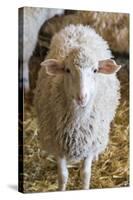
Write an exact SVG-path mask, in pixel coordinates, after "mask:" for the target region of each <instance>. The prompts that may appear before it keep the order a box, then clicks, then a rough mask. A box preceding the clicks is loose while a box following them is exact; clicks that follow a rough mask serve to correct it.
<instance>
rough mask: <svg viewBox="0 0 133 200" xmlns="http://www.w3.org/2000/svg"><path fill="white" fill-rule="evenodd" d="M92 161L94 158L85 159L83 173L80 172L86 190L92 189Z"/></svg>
mask: <svg viewBox="0 0 133 200" xmlns="http://www.w3.org/2000/svg"><path fill="white" fill-rule="evenodd" d="M92 160H93V157H92V156H89V157H87V158H85V159H84V161H83V164H82V168H81V171H80V175H81V179H82V184H83V189H84V190H87V189H89V187H90V178H91V165H92Z"/></svg>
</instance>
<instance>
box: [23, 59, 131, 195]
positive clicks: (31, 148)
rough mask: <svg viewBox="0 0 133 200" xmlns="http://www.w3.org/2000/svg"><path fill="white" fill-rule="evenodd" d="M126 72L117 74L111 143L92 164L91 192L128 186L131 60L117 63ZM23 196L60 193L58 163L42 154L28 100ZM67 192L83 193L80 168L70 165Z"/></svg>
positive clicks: (24, 124) (25, 113)
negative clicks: (118, 94)
mask: <svg viewBox="0 0 133 200" xmlns="http://www.w3.org/2000/svg"><path fill="white" fill-rule="evenodd" d="M117 61H118V62H119V63H121V64H122V66H123V68H122V69H121V70H120V72H119V74H118V78H119V80H120V82H121V102H120V106H119V108H118V110H117V113H116V117H115V119H114V121H113V123H112V125H111V127H112V128H111V132H110V142H109V145H108V147H107V148H106V151H105V152H104V153H103V154H102V155H100V156H99V159H98V161H94V162H93V166H92V177H91V188H113V187H124V186H128V185H129V70H128V69H129V66H128V58H125V57H124V58H123V57H119V58H118V59H117ZM23 126H24V133H23V138H24V146H23V147H24V174H23V175H24V192H47V191H56V190H57V167H56V162H55V159H54V158H53V157H52V156H50V155H45V152H41V151H40V149H39V144H38V133H37V126H36V119H35V117H34V112H33V107H32V106H31V105H30V103H29V100H28V97H27V96H25V104H24V122H23ZM68 167H69V181H68V185H67V190H79V189H81V181H80V173H79V164H76V165H69V166H68Z"/></svg>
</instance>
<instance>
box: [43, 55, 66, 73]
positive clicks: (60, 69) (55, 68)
mask: <svg viewBox="0 0 133 200" xmlns="http://www.w3.org/2000/svg"><path fill="white" fill-rule="evenodd" d="M40 65H41V66H45V68H46V73H47V74H48V75H55V74H63V73H64V65H63V63H60V62H59V61H58V60H56V59H47V60H45V61H43V62H42V63H41V64H40Z"/></svg>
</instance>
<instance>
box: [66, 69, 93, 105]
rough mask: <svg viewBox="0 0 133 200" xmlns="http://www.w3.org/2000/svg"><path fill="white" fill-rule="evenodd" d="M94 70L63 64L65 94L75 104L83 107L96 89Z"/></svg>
mask: <svg viewBox="0 0 133 200" xmlns="http://www.w3.org/2000/svg"><path fill="white" fill-rule="evenodd" d="M95 72H96V70H94V69H92V68H87V67H86V68H81V67H80V66H78V65H73V66H70V65H69V66H68V65H66V66H65V76H64V84H65V87H64V88H65V91H66V94H67V96H69V98H71V99H72V100H73V101H74V103H75V104H77V105H78V106H80V107H85V106H86V105H87V104H88V103H89V101H90V100H91V99H92V97H93V96H94V94H95V91H96V80H95V78H96V73H95Z"/></svg>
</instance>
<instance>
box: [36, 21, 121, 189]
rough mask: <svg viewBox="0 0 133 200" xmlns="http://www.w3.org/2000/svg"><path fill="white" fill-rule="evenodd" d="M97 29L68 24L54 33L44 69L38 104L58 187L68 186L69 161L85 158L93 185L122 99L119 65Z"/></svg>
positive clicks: (43, 142) (86, 176)
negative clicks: (95, 165) (94, 172)
mask: <svg viewBox="0 0 133 200" xmlns="http://www.w3.org/2000/svg"><path fill="white" fill-rule="evenodd" d="M111 58H112V54H111V51H110V50H109V46H108V44H107V42H106V41H104V39H102V37H101V36H99V35H98V34H97V33H96V32H95V30H94V29H92V28H91V27H89V26H84V25H69V26H66V27H65V28H63V29H62V30H60V31H59V32H58V33H56V34H55V35H54V37H53V38H52V41H51V45H50V50H49V52H48V55H47V57H46V59H45V60H44V61H43V62H42V63H41V69H40V71H39V76H38V80H37V86H36V89H35V94H34V106H35V111H36V117H37V121H38V128H39V133H38V134H39V140H40V147H41V149H42V150H45V151H47V152H48V153H50V154H53V155H54V156H55V158H56V159H57V166H58V187H59V190H61V191H64V190H66V185H67V180H68V169H67V163H68V162H69V161H71V162H83V164H82V167H81V173H80V174H81V178H82V187H83V189H89V186H90V178H91V165H92V161H93V160H94V159H95V158H97V157H98V155H99V154H100V153H102V152H104V150H105V148H106V146H107V144H108V141H109V130H110V123H111V121H112V120H113V118H114V116H115V112H116V108H117V106H118V105H119V99H120V91H119V89H120V83H119V80H118V79H117V77H116V72H117V71H118V70H119V69H120V68H121V66H120V65H117V64H116V62H115V61H114V60H112V59H111Z"/></svg>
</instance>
